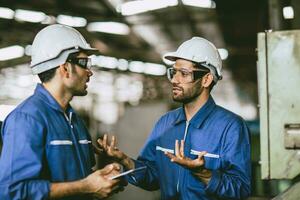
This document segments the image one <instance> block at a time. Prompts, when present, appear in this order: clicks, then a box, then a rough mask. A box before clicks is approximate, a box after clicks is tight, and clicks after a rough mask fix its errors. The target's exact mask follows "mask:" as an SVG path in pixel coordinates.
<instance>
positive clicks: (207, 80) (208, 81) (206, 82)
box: [202, 73, 214, 88]
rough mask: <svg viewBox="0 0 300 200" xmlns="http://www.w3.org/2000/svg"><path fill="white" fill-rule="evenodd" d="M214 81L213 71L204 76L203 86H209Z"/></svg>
mask: <svg viewBox="0 0 300 200" xmlns="http://www.w3.org/2000/svg"><path fill="white" fill-rule="evenodd" d="M213 81H214V77H213V75H212V74H211V73H208V74H206V75H205V76H203V78H202V86H203V87H205V88H208V87H209V86H210V85H211V84H212V82H213Z"/></svg>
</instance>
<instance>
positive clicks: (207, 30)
mask: <svg viewBox="0 0 300 200" xmlns="http://www.w3.org/2000/svg"><path fill="white" fill-rule="evenodd" d="M125 2H129V1H124V0H85V1H73V0H2V1H1V2H0V7H6V8H10V9H11V10H13V11H16V10H18V9H24V10H33V11H40V12H43V13H45V14H46V15H47V16H50V18H49V20H50V21H51V20H53V19H55V18H56V19H57V17H58V16H59V15H68V16H75V17H83V18H85V19H86V21H87V24H89V23H91V22H108V21H110V22H121V23H124V24H126V25H128V27H129V33H128V34H125V35H117V34H108V33H100V32H89V31H88V30H87V28H86V26H85V27H78V28H77V29H78V30H80V32H82V33H83V35H84V36H85V37H87V40H88V41H89V42H90V43H91V44H92V45H93V46H95V47H96V48H98V49H99V50H100V52H101V54H103V55H106V56H113V57H116V58H124V59H127V60H139V61H144V62H154V63H162V60H161V55H162V54H163V53H165V52H167V51H174V50H175V49H176V47H177V46H178V45H179V44H180V43H181V42H182V41H184V40H186V39H189V38H191V37H192V36H202V37H205V38H207V39H209V40H211V41H212V42H213V43H214V44H216V46H217V47H218V48H224V49H227V50H228V53H229V56H228V58H227V59H226V60H225V61H224V69H226V70H228V71H230V72H231V73H232V78H233V80H234V81H235V83H236V85H237V86H238V87H240V89H241V91H244V92H246V93H248V94H250V97H251V99H252V101H254V102H257V79H256V60H257V58H256V51H255V50H256V46H257V45H256V38H257V33H258V32H262V31H264V30H266V29H268V28H269V23H270V20H269V4H268V3H269V2H268V1H267V0H244V1H241V0H226V1H225V0H215V5H216V8H199V7H193V6H187V5H185V4H184V3H183V1H182V0H179V1H178V4H177V5H176V6H169V7H166V8H163V9H159V10H153V11H149V12H145V13H139V14H135V15H129V16H124V15H122V14H121V13H120V12H118V11H117V10H118V4H120V3H125ZM44 26H46V25H45V24H42V23H31V22H24V21H18V20H14V19H3V18H0V48H4V47H7V46H11V45H20V46H23V47H26V46H27V45H29V44H30V43H31V42H32V40H33V38H34V35H35V34H36V33H37V32H38V31H39V30H40V29H41V28H43V27H44ZM26 62H29V57H28V56H23V57H21V58H18V59H12V60H8V61H0V68H5V67H13V66H15V65H17V64H22V63H26Z"/></svg>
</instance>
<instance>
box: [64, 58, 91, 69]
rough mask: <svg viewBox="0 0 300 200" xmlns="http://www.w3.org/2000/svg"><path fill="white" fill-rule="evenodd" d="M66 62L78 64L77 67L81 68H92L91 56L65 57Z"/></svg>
mask: <svg viewBox="0 0 300 200" xmlns="http://www.w3.org/2000/svg"><path fill="white" fill-rule="evenodd" d="M67 62H70V63H72V64H75V65H78V66H79V67H81V68H83V69H88V70H91V68H92V61H91V58H88V57H85V58H80V57H79V58H77V57H70V58H68V59H67Z"/></svg>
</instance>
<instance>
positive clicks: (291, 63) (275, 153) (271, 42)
mask: <svg viewBox="0 0 300 200" xmlns="http://www.w3.org/2000/svg"><path fill="white" fill-rule="evenodd" d="M257 73H258V92H259V113H260V142H261V144H260V145H261V174H262V179H294V178H295V177H297V176H298V175H299V174H300V93H299V86H300V31H299V30H294V31H278V32H265V33H259V34H258V62H257ZM274 199H276V200H277V199H286V200H294V199H295V200H296V199H300V182H298V183H295V184H294V185H292V186H291V187H290V188H288V189H287V190H286V191H285V192H283V193H281V194H279V195H278V196H277V197H275V198H274Z"/></svg>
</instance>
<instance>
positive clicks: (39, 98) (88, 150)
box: [0, 84, 95, 200]
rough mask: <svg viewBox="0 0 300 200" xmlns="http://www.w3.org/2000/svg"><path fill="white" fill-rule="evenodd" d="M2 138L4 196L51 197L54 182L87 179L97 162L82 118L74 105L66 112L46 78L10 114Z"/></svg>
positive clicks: (0, 162)
mask: <svg viewBox="0 0 300 200" xmlns="http://www.w3.org/2000/svg"><path fill="white" fill-rule="evenodd" d="M2 139H3V149H2V153H1V156H0V199H1V200H11V199H14V200H15V199H30V200H39V199H46V198H47V197H48V195H49V191H50V186H51V182H68V181H75V180H78V179H82V178H84V177H86V176H88V175H89V174H90V173H91V172H92V167H93V165H94V164H95V158H94V154H93V150H92V146H91V138H90V135H89V134H88V131H87V129H86V127H85V126H84V124H83V122H82V121H81V119H80V118H79V117H78V116H77V115H76V114H75V113H74V111H73V109H72V108H71V106H69V107H68V109H67V111H66V112H65V113H64V112H63V110H62V109H61V107H60V106H59V104H58V103H57V102H56V100H55V99H54V98H53V97H52V96H51V95H50V93H49V92H48V91H47V90H46V89H45V88H44V87H43V86H42V85H41V84H38V85H37V87H36V89H35V92H34V94H33V95H32V96H31V97H29V98H28V99H26V100H25V101H24V102H23V103H21V104H20V105H19V106H18V107H17V108H16V109H15V110H13V111H12V112H11V113H10V114H9V115H8V117H7V118H6V119H5V121H4V123H3V126H2ZM66 199H88V198H87V197H70V198H66Z"/></svg>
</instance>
